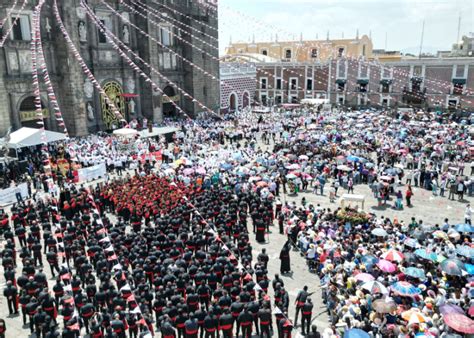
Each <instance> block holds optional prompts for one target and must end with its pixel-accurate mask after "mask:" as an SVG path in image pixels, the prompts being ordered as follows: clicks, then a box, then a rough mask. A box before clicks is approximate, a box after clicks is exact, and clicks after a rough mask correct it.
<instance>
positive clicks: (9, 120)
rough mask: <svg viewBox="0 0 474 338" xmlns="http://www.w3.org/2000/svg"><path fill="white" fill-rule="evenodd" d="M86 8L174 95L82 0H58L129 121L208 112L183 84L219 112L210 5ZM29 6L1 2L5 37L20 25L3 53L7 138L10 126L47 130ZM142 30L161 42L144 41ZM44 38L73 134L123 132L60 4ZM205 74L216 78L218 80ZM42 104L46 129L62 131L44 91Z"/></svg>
mask: <svg viewBox="0 0 474 338" xmlns="http://www.w3.org/2000/svg"><path fill="white" fill-rule="evenodd" d="M33 2H35V3H36V1H33ZM85 2H86V3H87V5H88V6H89V7H90V8H91V9H92V10H93V12H94V14H95V16H97V17H98V19H99V20H100V21H101V23H102V24H103V25H105V27H107V29H108V30H110V32H112V33H113V34H114V35H115V36H117V37H118V38H120V40H121V41H122V42H123V43H124V44H126V45H127V46H128V47H129V48H130V49H131V50H132V51H133V52H135V53H136V54H138V55H139V57H140V58H141V59H143V60H144V61H145V62H146V63H148V64H149V65H151V66H152V67H153V68H154V69H156V70H157V71H158V72H159V73H161V74H162V75H163V76H165V77H166V78H167V80H165V79H163V77H162V76H159V75H158V74H156V72H152V71H151V70H150V69H149V68H147V67H146V66H145V65H144V64H143V62H138V61H136V60H135V59H134V61H135V63H136V64H137V65H138V66H139V67H140V68H141V69H142V70H143V71H144V72H145V73H146V74H147V75H148V76H149V77H150V78H151V79H152V81H153V82H154V83H156V84H157V86H158V87H159V88H160V89H161V91H162V92H164V93H165V94H166V96H167V97H164V96H163V95H162V93H161V92H160V91H159V90H157V89H156V88H152V85H151V83H150V82H149V81H146V80H145V79H144V78H142V77H140V76H139V74H137V72H135V71H134V70H133V69H132V68H131V67H130V65H129V64H128V62H127V61H126V60H124V59H123V58H122V57H121V56H120V55H119V53H118V52H117V51H116V50H115V49H114V48H113V46H112V44H111V43H110V41H108V38H107V37H106V36H105V35H104V34H103V33H101V32H100V30H99V29H98V28H97V26H96V25H95V23H94V22H93V21H92V20H91V19H90V17H89V16H88V15H87V14H86V11H85V10H84V9H83V7H82V6H81V1H80V0H60V1H58V6H59V11H60V15H61V17H62V21H63V23H64V25H65V27H66V30H67V31H68V33H69V36H70V37H71V39H72V41H73V42H74V44H75V46H76V48H77V49H78V50H79V51H80V54H81V56H82V57H83V59H84V60H85V62H86V64H87V65H88V67H89V68H90V69H91V71H92V73H93V74H94V76H95V78H96V79H97V81H98V82H99V83H100V85H101V86H102V88H103V89H104V90H105V92H106V93H107V95H108V96H109V98H111V99H112V100H113V102H114V104H115V105H116V106H117V108H118V109H119V110H120V112H121V113H122V115H123V116H124V117H125V118H126V120H128V121H130V120H133V119H138V120H141V119H144V118H146V119H147V120H149V121H150V120H151V121H153V122H158V123H160V122H161V121H162V120H163V118H166V117H180V116H179V114H178V113H177V112H176V108H175V107H174V105H173V104H172V103H171V102H170V101H173V102H174V103H175V104H177V105H178V106H179V107H181V108H182V109H183V110H184V111H185V112H186V113H188V114H189V115H191V116H193V115H196V114H198V113H199V112H201V111H202V110H203V109H202V108H201V107H200V106H199V105H198V104H197V103H196V102H195V101H194V102H193V100H190V99H189V98H186V97H184V95H183V93H182V92H180V91H179V90H177V89H176V86H178V87H179V88H181V89H182V90H184V91H186V92H187V93H188V94H189V95H191V96H192V97H194V98H195V99H196V100H197V101H199V102H201V103H203V104H204V105H205V106H206V107H208V108H210V109H212V110H214V111H216V112H217V111H219V102H220V94H219V62H218V59H217V58H218V45H217V38H218V30H217V28H218V26H217V25H218V22H217V17H216V14H215V12H214V11H213V10H209V9H208V6H207V5H206V3H204V4H202V3H199V2H197V1H192V0H180V1H173V0H138V1H137V0H123V1H119V0H87V1H85ZM204 2H205V1H204ZM22 3H23V0H20V1H18V4H17V6H16V7H15V8H14V9H13V11H11V8H12V6H13V4H14V0H5V1H1V2H0V20H1V19H3V18H5V17H6V16H7V13H8V12H10V11H11V14H10V17H9V18H8V20H6V23H5V25H4V26H3V27H2V29H1V31H2V36H3V35H6V34H7V33H8V30H9V27H10V25H12V22H14V21H15V20H16V24H15V25H13V29H12V30H11V32H10V33H8V34H9V35H8V39H7V40H6V41H5V44H4V46H3V48H0V136H1V135H3V133H5V131H6V130H7V129H8V128H9V127H10V126H11V127H12V128H13V130H15V129H18V128H20V127H22V126H27V127H33V128H37V127H39V125H38V124H37V120H36V114H35V106H34V96H33V85H32V75H31V74H32V65H31V46H30V45H31V32H32V27H31V26H32V14H33V10H34V4H33V3H32V1H28V4H27V5H26V6H25V8H24V9H23V10H21V11H20V7H21V4H22ZM123 3H125V4H123ZM137 3H138V4H141V5H138V4H137ZM107 5H109V6H111V7H112V8H113V10H115V11H116V12H118V13H120V14H121V16H119V15H117V13H114V11H113V10H111V9H110V8H108V7H107ZM126 5H128V6H130V7H132V8H134V9H135V10H136V11H137V12H138V13H140V14H138V13H136V12H133V11H132V10H131V9H130V7H127V6H126ZM145 5H146V6H149V8H151V10H152V11H151V12H147V11H145V10H143V8H144V7H141V6H145ZM150 13H153V14H154V15H152V14H150ZM135 26H136V27H139V28H140V29H141V30H142V31H144V32H146V33H147V34H149V35H150V36H151V37H152V38H153V39H150V38H148V37H146V36H144V35H143V34H142V33H140V32H139V30H137V29H136V27H135ZM190 27H192V28H190ZM210 36H212V38H211V37H210ZM41 38H42V41H43V49H44V54H45V58H46V63H47V66H48V70H49V73H50V77H51V80H52V84H53V86H54V89H55V92H56V95H57V97H58V101H59V105H60V107H61V110H62V114H63V117H64V120H65V123H66V126H67V128H68V130H69V133H70V134H71V135H72V136H80V135H86V134H88V133H93V132H97V131H101V130H111V129H113V128H115V127H118V126H119V122H118V120H117V117H116V116H115V114H113V112H112V111H111V109H110V107H109V106H108V105H107V104H106V102H105V100H104V99H103V97H101V95H100V93H99V92H98V90H97V89H95V88H94V86H93V85H92V83H91V82H90V81H89V80H88V79H87V77H86V76H85V75H84V73H83V71H82V69H81V67H80V65H79V63H78V62H77V61H76V59H75V57H74V55H73V54H72V52H71V51H70V49H69V47H68V44H67V42H66V40H65V39H64V37H63V35H62V32H61V31H60V29H59V26H58V24H57V22H56V19H55V16H54V12H53V1H52V0H46V2H45V4H44V6H43V9H42V12H41ZM211 45H215V46H216V47H217V48H214V47H212V46H211ZM196 47H197V48H196ZM129 55H130V54H129ZM180 56H181V57H180ZM183 58H184V59H186V60H188V61H189V62H186V61H185V60H183ZM190 63H192V64H193V65H195V66H192V65H191V64H190ZM198 67H199V68H201V70H199V69H198ZM204 72H207V73H208V74H210V75H212V76H214V77H215V78H214V79H212V78H211V76H209V75H206V74H205V73H204ZM169 82H172V83H174V84H175V85H176V86H173V85H172V84H170V83H169ZM41 98H42V106H43V118H44V122H45V127H46V129H49V130H60V129H61V128H58V125H57V121H56V119H55V116H54V114H53V110H52V107H51V105H50V103H49V102H48V96H47V93H46V88H45V86H43V85H42V90H41Z"/></svg>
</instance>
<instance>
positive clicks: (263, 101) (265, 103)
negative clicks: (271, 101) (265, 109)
mask: <svg viewBox="0 0 474 338" xmlns="http://www.w3.org/2000/svg"><path fill="white" fill-rule="evenodd" d="M261 101H262V102H261V103H262V104H263V105H264V106H266V105H267V95H265V94H262V96H261Z"/></svg>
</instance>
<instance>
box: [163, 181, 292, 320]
mask: <svg viewBox="0 0 474 338" xmlns="http://www.w3.org/2000/svg"><path fill="white" fill-rule="evenodd" d="M172 185H174V186H175V187H177V186H176V184H175V183H172ZM177 189H178V191H180V192H181V193H182V199H183V200H184V201H185V202H186V204H187V205H188V206H189V207H190V208H191V210H192V211H193V212H194V213H195V214H196V215H197V216H198V217H200V219H201V222H202V223H203V224H204V225H207V226H209V228H210V229H211V230H210V233H211V234H212V235H213V236H214V239H215V240H216V241H217V242H219V243H221V244H222V249H224V250H225V251H227V252H228V253H229V257H228V258H229V260H231V261H232V260H235V261H237V266H238V267H239V268H240V269H242V270H243V271H244V272H245V277H244V279H245V278H250V279H252V275H251V274H250V273H249V271H248V270H247V268H246V267H245V266H244V265H243V264H242V263H241V262H240V261H239V260H238V259H237V256H238V255H236V254H235V253H234V252H233V251H232V249H231V248H229V247H228V246H227V245H226V244H225V243H224V242H223V241H222V239H221V238H220V236H219V234H218V233H217V229H216V228H215V226H214V225H213V224H210V223H208V222H207V221H206V219H205V218H204V216H202V215H201V213H200V212H199V210H198V209H197V208H196V207H195V206H194V205H193V204H192V203H191V202H189V200H188V198H187V197H186V196H184V193H183V192H182V190H181V189H179V188H177ZM254 291H256V292H260V293H261V294H262V297H263V299H264V300H265V301H268V302H269V303H270V304H271V301H270V296H269V295H268V293H267V292H265V290H263V289H262V287H261V286H260V285H259V284H258V283H255V286H254ZM273 314H275V315H276V314H279V315H281V316H283V317H285V319H286V320H288V321H290V322H291V320H290V319H289V318H288V317H287V316H286V315H285V314H284V313H283V311H281V309H280V308H279V307H278V306H276V305H275V306H274V308H273Z"/></svg>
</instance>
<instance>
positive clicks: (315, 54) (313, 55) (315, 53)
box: [311, 48, 318, 59]
mask: <svg viewBox="0 0 474 338" xmlns="http://www.w3.org/2000/svg"><path fill="white" fill-rule="evenodd" d="M317 57H318V50H317V49H316V48H313V49H311V58H313V59H316V58H317Z"/></svg>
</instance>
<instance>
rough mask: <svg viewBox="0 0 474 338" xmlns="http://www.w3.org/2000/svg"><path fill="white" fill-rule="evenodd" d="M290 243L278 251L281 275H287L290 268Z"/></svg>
mask: <svg viewBox="0 0 474 338" xmlns="http://www.w3.org/2000/svg"><path fill="white" fill-rule="evenodd" d="M290 247H291V245H290V242H286V243H285V245H284V246H283V248H282V249H281V251H280V261H281V263H280V272H281V274H285V273H289V272H290V271H291V267H290Z"/></svg>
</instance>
